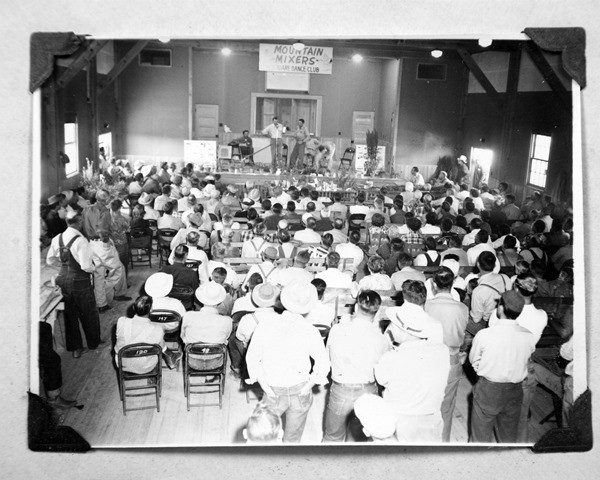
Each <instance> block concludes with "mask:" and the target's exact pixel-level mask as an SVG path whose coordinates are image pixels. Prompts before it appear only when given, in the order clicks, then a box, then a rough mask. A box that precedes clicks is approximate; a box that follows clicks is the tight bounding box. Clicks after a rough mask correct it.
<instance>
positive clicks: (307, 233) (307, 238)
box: [294, 228, 321, 243]
mask: <svg viewBox="0 0 600 480" xmlns="http://www.w3.org/2000/svg"><path fill="white" fill-rule="evenodd" d="M294 241H295V242H301V243H320V242H321V235H319V234H318V233H317V232H315V231H314V230H311V229H310V228H306V229H304V230H298V231H297V232H296V233H295V234H294Z"/></svg>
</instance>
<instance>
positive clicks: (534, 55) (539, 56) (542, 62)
mask: <svg viewBox="0 0 600 480" xmlns="http://www.w3.org/2000/svg"><path fill="white" fill-rule="evenodd" d="M525 46H526V48H527V52H528V53H529V56H530V57H531V60H532V61H533V63H534V64H535V66H536V67H537V69H538V70H539V72H540V73H541V74H542V76H543V77H544V80H546V82H548V85H550V88H551V89H552V91H553V92H555V93H556V94H557V95H558V96H559V97H560V99H561V101H562V102H563V103H564V104H565V106H567V105H569V97H570V95H569V91H568V90H567V89H566V87H565V86H564V85H563V83H562V82H561V81H560V78H558V75H556V72H555V71H554V70H553V69H552V66H551V65H550V64H549V63H548V60H546V57H544V54H543V53H542V50H541V49H540V47H538V46H537V45H536V44H535V43H533V42H525Z"/></svg>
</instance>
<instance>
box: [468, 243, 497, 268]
mask: <svg viewBox="0 0 600 480" xmlns="http://www.w3.org/2000/svg"><path fill="white" fill-rule="evenodd" d="M481 252H491V253H493V254H494V257H496V250H494V247H492V246H491V245H490V244H489V243H478V244H477V245H473V246H472V247H471V248H469V249H468V250H467V260H468V261H469V266H471V267H474V266H475V265H477V259H478V258H479V255H480V254H481ZM496 264H497V265H499V264H500V262H498V257H496Z"/></svg>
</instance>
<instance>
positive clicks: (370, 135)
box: [365, 129, 379, 177]
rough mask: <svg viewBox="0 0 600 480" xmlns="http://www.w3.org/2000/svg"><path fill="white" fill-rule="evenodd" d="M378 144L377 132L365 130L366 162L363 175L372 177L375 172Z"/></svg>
mask: <svg viewBox="0 0 600 480" xmlns="http://www.w3.org/2000/svg"><path fill="white" fill-rule="evenodd" d="M378 143H379V136H378V134H377V130H375V129H373V131H371V130H367V159H368V160H367V161H366V162H365V175H366V176H367V177H372V176H373V174H374V173H375V171H376V170H377V165H378V164H379V160H377V146H378Z"/></svg>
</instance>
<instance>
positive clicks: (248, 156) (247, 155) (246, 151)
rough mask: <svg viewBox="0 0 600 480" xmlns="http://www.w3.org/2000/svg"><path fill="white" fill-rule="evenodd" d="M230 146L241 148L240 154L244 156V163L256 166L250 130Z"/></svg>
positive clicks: (245, 131)
mask: <svg viewBox="0 0 600 480" xmlns="http://www.w3.org/2000/svg"><path fill="white" fill-rule="evenodd" d="M229 145H230V146H238V147H240V153H241V154H242V156H243V158H242V163H244V164H246V165H254V157H253V154H254V147H253V146H252V137H251V136H250V132H249V131H248V130H244V131H243V132H242V136H241V137H239V138H235V139H234V140H232V141H231V142H229Z"/></svg>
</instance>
